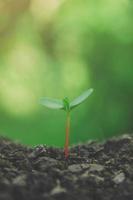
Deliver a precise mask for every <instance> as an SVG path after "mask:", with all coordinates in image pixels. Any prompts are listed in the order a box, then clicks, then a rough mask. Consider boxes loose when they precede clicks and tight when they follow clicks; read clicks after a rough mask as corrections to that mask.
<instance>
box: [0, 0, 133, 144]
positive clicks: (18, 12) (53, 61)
mask: <svg viewBox="0 0 133 200" xmlns="http://www.w3.org/2000/svg"><path fill="white" fill-rule="evenodd" d="M90 87H92V88H94V93H93V95H92V96H90V97H89V98H88V100H87V101H86V102H85V103H84V104H82V105H80V106H79V107H77V108H76V109H75V110H73V112H72V116H71V144H74V143H78V142H84V141H87V140H89V139H100V140H101V139H106V138H108V137H111V136H113V135H120V134H123V133H131V132H132V130H133V123H132V120H133V110H132V102H133V1H131V0H117V1H116V0H98V1H97V0H85V1H83V0H22V1H18V0H0V134H1V135H2V136H8V137H9V138H12V139H15V140H19V141H20V142H22V143H24V144H29V145H37V144H40V143H41V144H48V145H54V146H63V144H64V138H65V117H66V114H65V112H63V111H60V110H59V111H55V110H49V109H47V108H45V107H43V106H41V105H39V103H38V102H39V98H40V97H43V96H48V97H52V98H63V97H65V96H68V97H69V98H70V99H73V98H75V97H76V96H78V95H80V93H82V92H83V91H85V90H86V89H88V88H90Z"/></svg>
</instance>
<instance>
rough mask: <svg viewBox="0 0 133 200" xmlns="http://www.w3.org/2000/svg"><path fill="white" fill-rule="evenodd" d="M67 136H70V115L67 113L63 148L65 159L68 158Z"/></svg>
mask: <svg viewBox="0 0 133 200" xmlns="http://www.w3.org/2000/svg"><path fill="white" fill-rule="evenodd" d="M69 134H70V113H69V112H68V113H67V119H66V138H65V146H64V154H65V158H66V159H67V158H68V156H69V148H68V147H69Z"/></svg>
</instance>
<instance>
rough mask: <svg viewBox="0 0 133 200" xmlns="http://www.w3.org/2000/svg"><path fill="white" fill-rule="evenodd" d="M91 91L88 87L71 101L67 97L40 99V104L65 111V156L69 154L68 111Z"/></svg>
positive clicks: (81, 101) (82, 100)
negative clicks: (61, 98)
mask: <svg viewBox="0 0 133 200" xmlns="http://www.w3.org/2000/svg"><path fill="white" fill-rule="evenodd" d="M92 92H93V89H92V88H90V89H88V90H86V91H85V92H83V93H82V94H81V95H80V96H79V97H77V98H76V99H74V100H73V101H71V102H70V101H69V99H68V98H67V97H65V98H64V99H63V100H59V99H51V98H48V97H42V98H41V99H40V104H41V105H43V106H46V107H47V108H51V109H58V110H65V111H66V113H67V117H66V138H65V145H64V154H65V158H68V156H69V134H70V112H71V110H72V109H73V108H75V107H77V106H78V105H80V104H81V103H83V102H84V101H85V100H86V99H87V98H88V97H89V96H90V95H91V93H92Z"/></svg>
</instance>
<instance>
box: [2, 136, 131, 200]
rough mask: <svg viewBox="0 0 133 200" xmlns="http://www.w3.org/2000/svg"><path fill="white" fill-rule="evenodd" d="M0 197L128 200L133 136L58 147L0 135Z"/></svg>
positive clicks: (21, 199)
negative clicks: (67, 152) (66, 149)
mask: <svg viewBox="0 0 133 200" xmlns="http://www.w3.org/2000/svg"><path fill="white" fill-rule="evenodd" d="M0 200H133V135H132V134H130V135H129V134H126V135H122V136H119V137H117V138H112V139H109V140H107V141H105V142H102V143H100V142H96V141H90V142H87V143H84V144H79V145H76V146H73V147H71V148H70V155H69V158H68V159H65V157H64V153H63V149H61V148H55V147H48V146H46V145H39V146H36V147H33V148H31V147H27V146H24V145H22V144H19V143H15V142H13V141H12V140H10V139H7V138H3V137H1V138H0Z"/></svg>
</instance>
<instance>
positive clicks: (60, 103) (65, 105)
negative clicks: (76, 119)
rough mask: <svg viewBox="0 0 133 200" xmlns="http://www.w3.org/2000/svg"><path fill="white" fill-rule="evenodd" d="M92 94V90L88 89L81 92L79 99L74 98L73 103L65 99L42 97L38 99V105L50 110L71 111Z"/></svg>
mask: <svg viewBox="0 0 133 200" xmlns="http://www.w3.org/2000/svg"><path fill="white" fill-rule="evenodd" d="M92 92H93V89H92V88H90V89H88V90H86V91H85V92H83V93H82V94H81V95H80V96H79V97H77V98H75V99H74V100H73V101H71V102H70V101H69V99H68V98H67V97H66V98H64V99H63V100H59V99H52V98H48V97H42V98H41V99H40V104H42V105H44V106H46V107H48V108H51V109H63V110H66V111H70V110H72V109H73V108H74V107H76V106H78V105H79V104H81V103H82V102H84V101H85V100H86V99H87V98H88V97H89V96H90V95H91V93H92Z"/></svg>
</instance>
